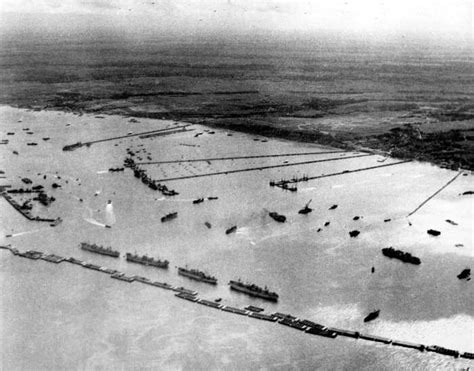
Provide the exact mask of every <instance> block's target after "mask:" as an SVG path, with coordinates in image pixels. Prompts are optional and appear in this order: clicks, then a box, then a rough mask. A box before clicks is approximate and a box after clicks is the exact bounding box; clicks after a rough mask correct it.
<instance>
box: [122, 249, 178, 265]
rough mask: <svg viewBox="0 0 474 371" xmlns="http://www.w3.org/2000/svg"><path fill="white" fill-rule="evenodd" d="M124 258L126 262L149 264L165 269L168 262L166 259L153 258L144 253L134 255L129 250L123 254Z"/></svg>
mask: <svg viewBox="0 0 474 371" xmlns="http://www.w3.org/2000/svg"><path fill="white" fill-rule="evenodd" d="M125 259H126V260H127V261H128V262H132V263H137V264H142V265H149V266H152V267H156V268H164V269H167V268H168V265H169V263H170V262H169V261H168V260H160V259H154V258H150V257H148V256H146V255H143V256H140V255H134V254H130V253H129V252H128V253H126V254H125Z"/></svg>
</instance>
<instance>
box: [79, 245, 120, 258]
mask: <svg viewBox="0 0 474 371" xmlns="http://www.w3.org/2000/svg"><path fill="white" fill-rule="evenodd" d="M81 249H82V250H86V251H90V252H95V253H96V254H101V255H108V256H112V257H114V258H118V257H119V256H120V252H118V251H116V250H112V249H111V248H110V247H103V246H101V245H96V244H95V243H92V244H91V243H87V242H81Z"/></svg>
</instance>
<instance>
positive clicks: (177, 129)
mask: <svg viewBox="0 0 474 371" xmlns="http://www.w3.org/2000/svg"><path fill="white" fill-rule="evenodd" d="M188 126H189V125H183V126H174V127H170V128H164V129H157V130H151V131H143V132H141V133H136V134H127V135H120V136H116V137H111V138H104V139H97V140H91V141H89V142H84V143H82V142H77V143H74V144H68V145H66V146H64V147H63V151H73V150H75V149H77V148H81V147H84V146H86V147H90V146H91V145H93V144H96V143H102V142H110V141H112V140H119V139H124V138H132V137H136V136H138V137H140V138H141V139H143V138H151V137H153V136H160V135H169V134H175V133H178V132H179V133H181V132H184V131H189V130H186V128H187V127H188Z"/></svg>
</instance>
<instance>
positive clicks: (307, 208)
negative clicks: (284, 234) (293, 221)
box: [298, 200, 313, 214]
mask: <svg viewBox="0 0 474 371" xmlns="http://www.w3.org/2000/svg"><path fill="white" fill-rule="evenodd" d="M311 201H312V200H309V201H308V203H307V204H306V205H304V207H303V208H302V209H301V210H300V211H298V214H309V213H310V212H311V211H313V209H312V208H310V207H309V204H310V203H311Z"/></svg>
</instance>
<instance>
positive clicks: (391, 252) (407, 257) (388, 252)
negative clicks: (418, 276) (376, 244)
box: [382, 247, 421, 265]
mask: <svg viewBox="0 0 474 371" xmlns="http://www.w3.org/2000/svg"><path fill="white" fill-rule="evenodd" d="M382 254H384V255H385V256H387V257H389V258H393V259H398V260H401V261H402V262H404V263H410V264H415V265H420V264H421V260H420V258H417V257H416V256H413V255H411V254H410V253H408V252H403V251H401V250H395V249H394V248H393V247H386V248H384V249H382Z"/></svg>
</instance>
